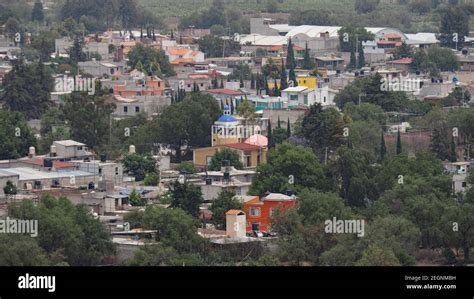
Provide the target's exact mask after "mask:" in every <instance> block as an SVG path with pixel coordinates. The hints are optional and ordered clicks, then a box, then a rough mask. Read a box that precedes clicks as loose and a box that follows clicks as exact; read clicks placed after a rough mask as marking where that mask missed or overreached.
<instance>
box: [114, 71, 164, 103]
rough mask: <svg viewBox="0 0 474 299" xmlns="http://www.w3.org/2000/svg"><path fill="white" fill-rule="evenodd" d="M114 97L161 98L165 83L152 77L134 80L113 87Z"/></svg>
mask: <svg viewBox="0 0 474 299" xmlns="http://www.w3.org/2000/svg"><path fill="white" fill-rule="evenodd" d="M113 89H114V95H119V96H121V97H124V98H131V97H136V96H162V95H163V93H164V91H165V82H164V81H163V80H161V79H160V78H158V77H156V76H153V77H147V78H146V79H145V80H136V81H135V82H133V83H128V84H127V83H125V84H122V85H115V86H114V88H113Z"/></svg>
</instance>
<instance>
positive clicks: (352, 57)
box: [348, 49, 356, 69]
mask: <svg viewBox="0 0 474 299" xmlns="http://www.w3.org/2000/svg"><path fill="white" fill-rule="evenodd" d="M348 67H349V69H353V68H355V67H356V55H355V51H354V49H351V60H350V62H349V65H348Z"/></svg>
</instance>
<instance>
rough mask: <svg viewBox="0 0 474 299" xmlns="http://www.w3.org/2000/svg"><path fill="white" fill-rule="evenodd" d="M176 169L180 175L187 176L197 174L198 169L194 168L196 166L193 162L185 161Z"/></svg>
mask: <svg viewBox="0 0 474 299" xmlns="http://www.w3.org/2000/svg"><path fill="white" fill-rule="evenodd" d="M176 169H177V170H178V171H179V172H180V173H187V174H191V173H196V167H194V164H193V162H191V161H183V162H181V163H179V165H178V167H177V168H176Z"/></svg>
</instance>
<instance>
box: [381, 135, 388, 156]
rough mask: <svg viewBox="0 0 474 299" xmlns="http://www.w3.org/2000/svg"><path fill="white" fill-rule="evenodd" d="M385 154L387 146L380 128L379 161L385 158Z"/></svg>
mask: <svg viewBox="0 0 474 299" xmlns="http://www.w3.org/2000/svg"><path fill="white" fill-rule="evenodd" d="M386 155H387V146H386V145H385V135H384V131H383V129H382V133H381V134H380V161H381V162H383V161H384V160H385V156H386Z"/></svg>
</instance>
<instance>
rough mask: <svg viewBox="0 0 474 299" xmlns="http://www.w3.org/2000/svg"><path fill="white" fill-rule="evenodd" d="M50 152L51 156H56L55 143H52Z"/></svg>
mask: <svg viewBox="0 0 474 299" xmlns="http://www.w3.org/2000/svg"><path fill="white" fill-rule="evenodd" d="M49 154H50V156H51V157H56V146H55V145H51V147H50V149H49Z"/></svg>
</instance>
